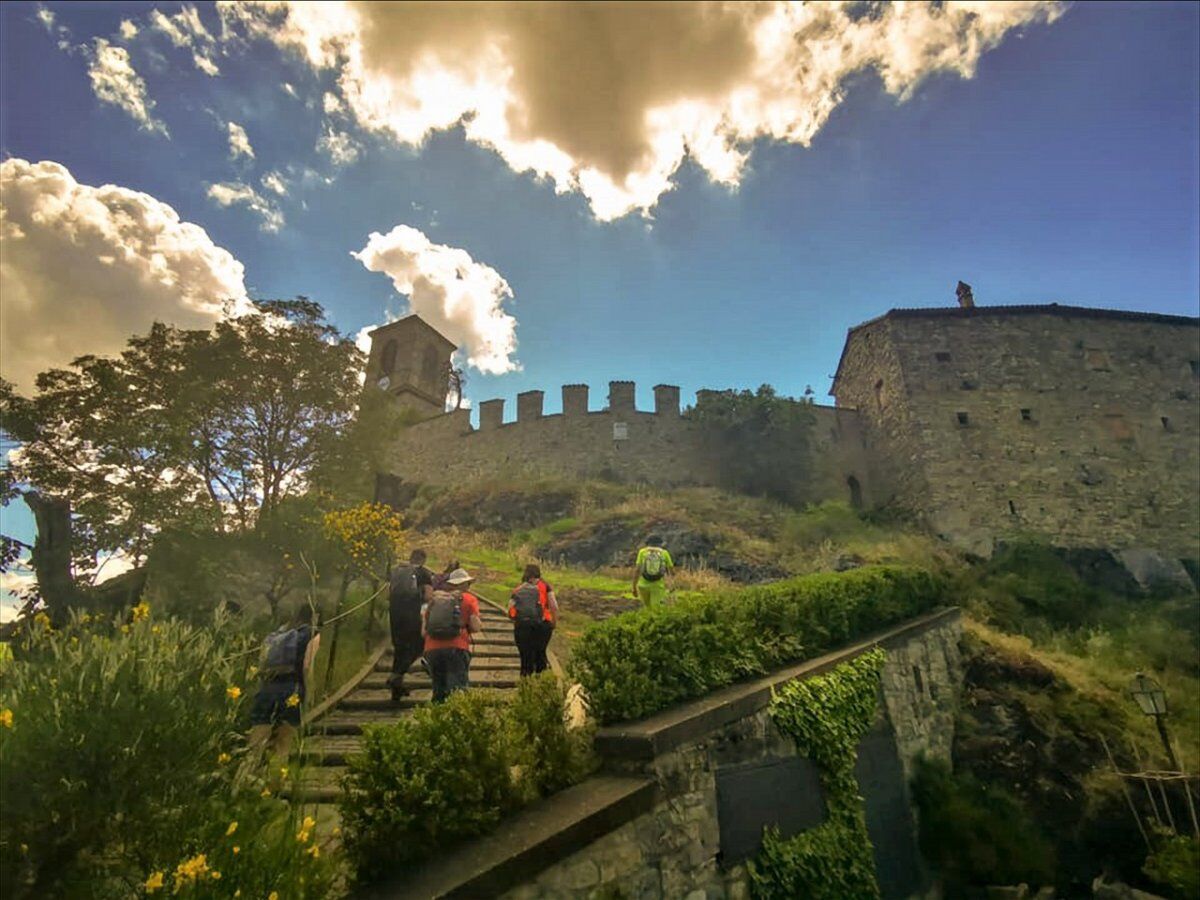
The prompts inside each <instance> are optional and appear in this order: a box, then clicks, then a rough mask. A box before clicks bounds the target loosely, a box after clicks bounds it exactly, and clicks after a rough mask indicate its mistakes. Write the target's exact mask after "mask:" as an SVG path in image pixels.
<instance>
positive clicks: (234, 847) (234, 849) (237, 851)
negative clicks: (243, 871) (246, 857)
mask: <svg viewBox="0 0 1200 900" xmlns="http://www.w3.org/2000/svg"><path fill="white" fill-rule="evenodd" d="M241 852H242V848H241V847H239V846H238V845H237V844H234V845H233V855H234V856H237V855H238V854H239V853H241Z"/></svg>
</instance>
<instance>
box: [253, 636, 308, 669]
mask: <svg viewBox="0 0 1200 900" xmlns="http://www.w3.org/2000/svg"><path fill="white" fill-rule="evenodd" d="M305 637H306V635H305V634H304V633H303V632H302V631H301V629H299V628H288V627H287V626H286V625H285V626H283V627H282V628H280V629H279V630H278V631H273V632H271V634H268V635H267V640H266V648H267V655H266V659H265V660H264V661H263V665H262V673H263V675H265V676H266V677H268V678H276V677H279V676H282V675H299V674H300V672H301V671H302V670H303V668H304V650H305V648H306V647H307V646H308V641H307V640H305Z"/></svg>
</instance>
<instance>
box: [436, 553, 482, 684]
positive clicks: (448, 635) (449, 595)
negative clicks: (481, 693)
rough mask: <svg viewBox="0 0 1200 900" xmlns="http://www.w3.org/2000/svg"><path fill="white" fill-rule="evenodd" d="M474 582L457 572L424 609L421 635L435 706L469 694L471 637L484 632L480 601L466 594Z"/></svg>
mask: <svg viewBox="0 0 1200 900" xmlns="http://www.w3.org/2000/svg"><path fill="white" fill-rule="evenodd" d="M472 581H474V579H473V578H472V577H471V576H470V574H468V572H467V571H466V569H455V570H454V571H453V572H451V573H450V574H449V575H447V576H446V581H445V583H444V584H443V585H442V588H441V589H440V590H436V591H434V592H433V596H432V597H431V598H430V600H429V602H428V603H427V604H425V606H424V607H423V608H422V609H421V634H422V635H423V636H424V637H425V661H426V662H427V663H429V676H430V678H432V679H433V702H434V703H441V702H443V701H444V700H445V699H446V698H447V697H449V696H450V695H451V694H452V693H454V692H455V691H462V690H466V688H467V686H468V683H469V679H470V668H471V635H474V634H480V633H482V632H483V620H482V619H481V618H480V617H479V598H478V597H476V596H475V595H474V594H472V593H471V592H470V591H469V590H467V588H469V587H470V586H471V582H472Z"/></svg>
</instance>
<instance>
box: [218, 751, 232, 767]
mask: <svg viewBox="0 0 1200 900" xmlns="http://www.w3.org/2000/svg"><path fill="white" fill-rule="evenodd" d="M231 759H233V757H232V756H230V755H229V754H228V753H222V754H220V755H219V756H218V757H217V763H218V764H219V765H222V766H223V765H225V763H227V762H229V761H230V760H231Z"/></svg>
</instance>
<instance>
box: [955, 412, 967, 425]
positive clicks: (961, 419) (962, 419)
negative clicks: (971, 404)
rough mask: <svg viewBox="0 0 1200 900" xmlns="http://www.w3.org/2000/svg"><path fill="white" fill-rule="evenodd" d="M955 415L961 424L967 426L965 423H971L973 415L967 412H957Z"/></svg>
mask: <svg viewBox="0 0 1200 900" xmlns="http://www.w3.org/2000/svg"><path fill="white" fill-rule="evenodd" d="M954 415H955V416H957V417H958V424H959V425H964V426H965V425H969V424H970V423H971V417H970V416H968V415H967V414H966V413H965V412H959V413H955V414H954Z"/></svg>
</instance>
